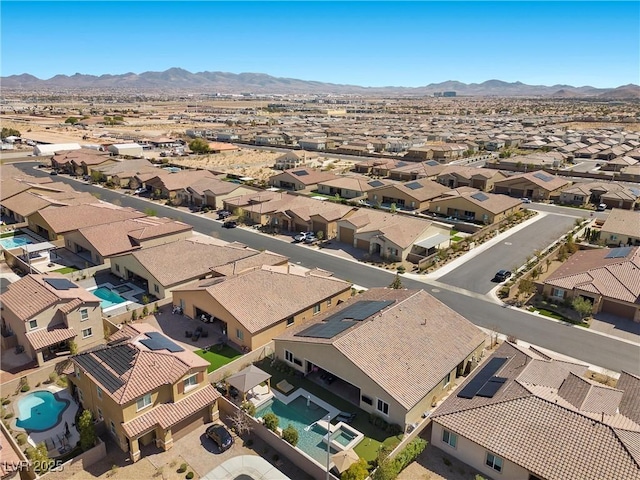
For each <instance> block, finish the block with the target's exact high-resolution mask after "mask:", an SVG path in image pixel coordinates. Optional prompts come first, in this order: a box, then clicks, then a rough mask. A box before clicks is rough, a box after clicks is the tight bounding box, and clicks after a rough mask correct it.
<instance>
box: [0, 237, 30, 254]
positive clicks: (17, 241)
mask: <svg viewBox="0 0 640 480" xmlns="http://www.w3.org/2000/svg"><path fill="white" fill-rule="evenodd" d="M30 243H33V240H31V239H30V238H29V237H27V236H26V235H20V236H14V237H5V238H2V239H0V245H1V246H2V248H4V249H5V250H10V249H12V248H18V247H23V246H24V245H28V244H30Z"/></svg>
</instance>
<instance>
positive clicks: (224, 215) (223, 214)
mask: <svg viewBox="0 0 640 480" xmlns="http://www.w3.org/2000/svg"><path fill="white" fill-rule="evenodd" d="M230 216H231V212H230V211H228V210H220V211H219V212H218V220H224V219H225V218H227V217H230Z"/></svg>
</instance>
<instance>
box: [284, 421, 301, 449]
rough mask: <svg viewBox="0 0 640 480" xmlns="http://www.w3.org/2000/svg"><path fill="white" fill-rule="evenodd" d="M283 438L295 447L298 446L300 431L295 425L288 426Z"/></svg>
mask: <svg viewBox="0 0 640 480" xmlns="http://www.w3.org/2000/svg"><path fill="white" fill-rule="evenodd" d="M282 438H283V439H284V440H285V441H286V442H288V443H290V444H291V445H293V446H294V447H295V446H296V445H297V444H298V438H299V434H298V430H296V429H295V427H294V426H293V425H291V424H289V425H287V428H285V429H284V430H283V431H282Z"/></svg>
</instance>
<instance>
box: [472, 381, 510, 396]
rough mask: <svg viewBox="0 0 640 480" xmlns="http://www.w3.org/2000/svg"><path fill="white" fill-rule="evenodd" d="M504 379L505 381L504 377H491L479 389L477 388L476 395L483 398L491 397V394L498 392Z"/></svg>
mask: <svg viewBox="0 0 640 480" xmlns="http://www.w3.org/2000/svg"><path fill="white" fill-rule="evenodd" d="M506 381H507V379H506V378H502V377H491V378H490V379H489V381H488V382H487V383H485V384H484V385H483V386H482V387H481V388H480V390H478V393H476V395H477V396H479V397H484V398H493V396H494V395H495V394H496V393H498V390H500V388H501V387H502V385H504V382H506Z"/></svg>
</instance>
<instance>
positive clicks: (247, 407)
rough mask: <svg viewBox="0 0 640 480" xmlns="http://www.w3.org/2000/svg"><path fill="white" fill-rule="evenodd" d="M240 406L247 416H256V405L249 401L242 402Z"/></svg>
mask: <svg viewBox="0 0 640 480" xmlns="http://www.w3.org/2000/svg"><path fill="white" fill-rule="evenodd" d="M240 408H241V409H242V410H243V411H244V412H245V413H246V414H247V415H249V416H251V417H255V416H256V406H255V405H254V404H253V403H251V402H242V405H241V406H240Z"/></svg>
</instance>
